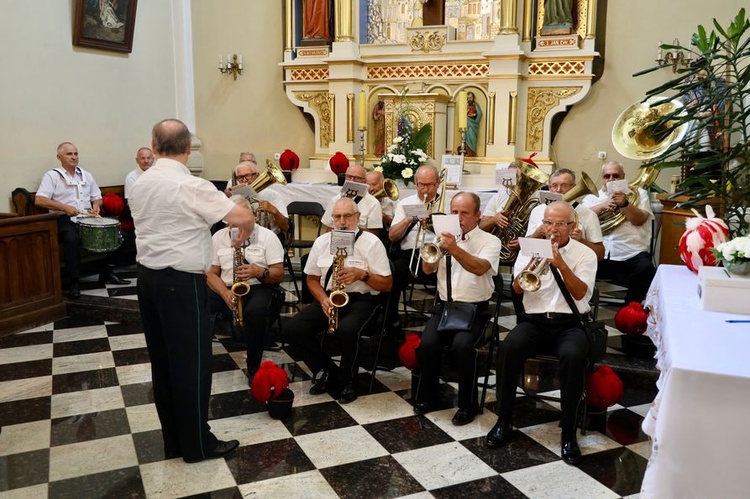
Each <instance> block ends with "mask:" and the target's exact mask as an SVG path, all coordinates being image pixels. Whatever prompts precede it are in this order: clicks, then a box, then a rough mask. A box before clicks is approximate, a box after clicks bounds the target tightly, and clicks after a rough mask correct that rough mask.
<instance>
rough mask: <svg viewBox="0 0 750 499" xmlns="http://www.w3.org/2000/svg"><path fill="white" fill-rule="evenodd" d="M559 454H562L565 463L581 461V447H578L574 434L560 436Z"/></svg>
mask: <svg viewBox="0 0 750 499" xmlns="http://www.w3.org/2000/svg"><path fill="white" fill-rule="evenodd" d="M560 454H561V455H562V460H563V461H565V462H566V463H567V464H578V463H580V462H581V448H580V447H578V442H577V441H576V436H575V435H573V436H572V437H569V436H563V437H562V447H561V449H560Z"/></svg>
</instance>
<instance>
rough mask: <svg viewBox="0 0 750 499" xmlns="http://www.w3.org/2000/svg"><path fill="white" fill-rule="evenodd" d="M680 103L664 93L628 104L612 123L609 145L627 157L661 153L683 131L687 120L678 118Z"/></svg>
mask: <svg viewBox="0 0 750 499" xmlns="http://www.w3.org/2000/svg"><path fill="white" fill-rule="evenodd" d="M683 107H684V106H683V104H682V102H680V101H678V100H676V99H673V100H670V99H669V98H667V97H664V96H656V97H650V98H649V99H647V100H646V101H644V102H637V103H635V104H633V105H632V106H629V107H628V108H626V109H625V110H624V111H623V112H622V113H620V116H618V117H617V120H616V121H615V124H614V125H613V126H612V145H614V146H615V149H617V152H619V153H620V154H622V155H623V156H625V157H626V158H630V159H635V160H639V161H645V160H649V159H652V158H656V157H659V156H661V155H662V154H664V152H666V150H667V149H668V148H669V147H670V146H671V145H672V144H674V143H676V142H680V141H681V140H682V139H683V138H684V137H685V134H686V133H687V130H688V122H684V123H679V121H678V120H679V116H680V110H681V109H682V108H683ZM670 118H671V119H670ZM665 119H666V121H665Z"/></svg>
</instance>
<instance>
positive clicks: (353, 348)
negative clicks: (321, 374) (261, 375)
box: [284, 293, 379, 386]
mask: <svg viewBox="0 0 750 499" xmlns="http://www.w3.org/2000/svg"><path fill="white" fill-rule="evenodd" d="M378 299H379V295H370V294H359V293H349V303H348V304H347V305H346V306H345V307H341V308H339V312H338V314H339V327H338V329H337V330H336V332H335V333H334V334H335V335H336V337H337V338H338V340H339V343H340V344H341V363H340V365H339V367H338V369H336V364H334V362H333V360H331V357H329V356H328V354H326V352H325V350H324V349H323V345H322V343H321V336H320V335H322V334H326V331H327V330H328V318H327V317H326V315H325V313H324V312H323V309H322V308H321V306H320V303H319V302H318V301H317V300H316V301H314V302H313V303H312V304H310V305H309V306H307V307H305V308H303V309H302V310H301V311H300V312H299V313H298V314H297V315H295V316H294V317H292V318H291V319H290V320H289V322H288V323H286V324H285V325H284V332H285V335H286V338H287V341H289V346H290V348H291V350H292V352H291V353H292V355H294V356H295V357H299V358H300V359H301V360H303V361H304V362H305V364H307V367H309V368H310V370H311V371H312V372H314V373H316V372H318V371H320V370H321V369H326V370H329V371H332V372H336V373H338V376H337V377H338V381H339V382H340V384H341V385H342V386H346V385H347V384H349V383H351V384H352V385H354V384H355V383H356V379H357V372H358V371H359V364H358V360H359V338H360V335H361V334H362V331H363V329H364V327H366V326H367V323H368V322H369V323H372V320H373V319H374V318H375V317H374V316H375V314H376V312H377V309H376V307H377V304H378Z"/></svg>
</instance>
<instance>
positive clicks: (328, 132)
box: [292, 91, 333, 147]
mask: <svg viewBox="0 0 750 499" xmlns="http://www.w3.org/2000/svg"><path fill="white" fill-rule="evenodd" d="M292 94H293V95H294V98H295V99H297V100H299V101H302V102H307V106H308V107H309V108H310V109H311V110H312V111H314V112H315V113H316V114H317V115H318V123H319V126H320V147H328V143H329V142H331V141H332V140H333V113H332V112H331V111H332V110H333V108H332V107H331V102H330V99H329V95H330V94H329V93H328V92H326V91H320V92H292Z"/></svg>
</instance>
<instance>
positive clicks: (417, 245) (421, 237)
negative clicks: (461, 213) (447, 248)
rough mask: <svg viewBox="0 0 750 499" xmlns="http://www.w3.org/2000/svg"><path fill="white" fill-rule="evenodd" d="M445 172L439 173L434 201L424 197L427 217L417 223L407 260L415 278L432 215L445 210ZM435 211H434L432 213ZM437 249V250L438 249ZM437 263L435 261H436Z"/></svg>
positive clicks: (440, 213)
mask: <svg viewBox="0 0 750 499" xmlns="http://www.w3.org/2000/svg"><path fill="white" fill-rule="evenodd" d="M445 174H446V172H445V170H443V171H441V172H440V177H439V178H438V181H439V182H440V193H439V194H438V197H437V198H436V199H433V200H432V201H430V202H428V201H427V194H425V195H424V200H423V202H424V204H426V205H427V216H426V217H425V218H423V219H422V220H420V221H419V228H418V229H417V240H416V241H415V242H414V248H412V250H411V257H410V259H409V272H411V275H412V277H417V274H418V273H419V266H420V265H421V260H422V247H423V246H424V245H425V239H426V237H427V234H426V233H427V232H428V231H430V232H432V230H433V226H432V220H431V219H430V217H431V216H432V215H442V214H443V213H444V210H445V182H446V175H445ZM435 201H437V208H435ZM433 210H435V211H433ZM438 249H439V248H438ZM436 261H437V260H436Z"/></svg>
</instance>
